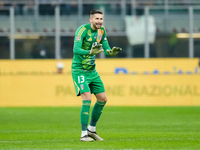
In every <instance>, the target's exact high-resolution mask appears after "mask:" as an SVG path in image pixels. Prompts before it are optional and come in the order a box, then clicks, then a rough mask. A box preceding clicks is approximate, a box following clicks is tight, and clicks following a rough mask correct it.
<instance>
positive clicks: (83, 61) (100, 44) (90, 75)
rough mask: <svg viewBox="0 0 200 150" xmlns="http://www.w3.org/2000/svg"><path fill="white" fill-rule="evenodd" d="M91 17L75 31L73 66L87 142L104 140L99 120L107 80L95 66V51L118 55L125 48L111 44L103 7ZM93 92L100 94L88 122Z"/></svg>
mask: <svg viewBox="0 0 200 150" xmlns="http://www.w3.org/2000/svg"><path fill="white" fill-rule="evenodd" d="M89 21H90V23H89V24H84V25H82V26H80V27H79V28H78V29H77V31H76V33H75V37H74V48H73V52H74V56H73V60H72V67H71V71H72V78H73V82H74V86H75V89H76V94H77V96H81V98H82V107H81V114H80V121H81V129H82V133H81V138H80V141H86V142H87V141H90V142H91V141H93V140H96V141H102V140H103V139H102V138H101V137H100V136H99V135H98V134H97V133H96V124H97V121H98V120H99V118H100V116H101V113H102V110H103V107H104V106H105V104H106V102H107V96H106V93H105V88H104V85H103V82H102V80H101V78H100V76H99V74H98V72H97V71H96V69H95V55H97V54H99V53H101V52H105V54H106V55H108V56H115V55H117V54H118V53H119V51H121V50H122V49H121V48H119V47H113V48H112V49H111V48H110V46H109V44H108V41H107V37H106V31H105V28H104V26H102V25H103V13H102V12H101V11H100V10H97V9H94V10H92V11H90V18H89ZM91 94H94V95H95V96H96V99H97V101H96V103H95V105H94V107H93V109H92V113H91V121H90V124H89V126H88V121H89V114H90V105H91Z"/></svg>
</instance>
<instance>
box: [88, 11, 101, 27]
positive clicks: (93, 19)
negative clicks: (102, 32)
mask: <svg viewBox="0 0 200 150" xmlns="http://www.w3.org/2000/svg"><path fill="white" fill-rule="evenodd" d="M89 20H90V23H91V27H92V29H93V30H97V29H100V28H101V26H102V25H103V14H94V15H91V16H90V19H89Z"/></svg>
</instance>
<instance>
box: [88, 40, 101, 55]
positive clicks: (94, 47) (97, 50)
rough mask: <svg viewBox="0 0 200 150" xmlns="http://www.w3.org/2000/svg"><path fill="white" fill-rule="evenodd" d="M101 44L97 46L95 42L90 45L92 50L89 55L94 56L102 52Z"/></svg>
mask: <svg viewBox="0 0 200 150" xmlns="http://www.w3.org/2000/svg"><path fill="white" fill-rule="evenodd" d="M103 51H104V50H103V48H102V44H97V43H96V42H95V43H94V44H92V48H91V50H90V53H89V54H90V55H96V54H99V53H101V52H103Z"/></svg>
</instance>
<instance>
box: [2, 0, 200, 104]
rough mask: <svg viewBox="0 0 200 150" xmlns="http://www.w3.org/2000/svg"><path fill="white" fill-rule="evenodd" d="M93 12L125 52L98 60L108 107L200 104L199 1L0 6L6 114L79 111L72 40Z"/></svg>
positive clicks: (45, 0) (13, 0) (20, 0)
mask: <svg viewBox="0 0 200 150" xmlns="http://www.w3.org/2000/svg"><path fill="white" fill-rule="evenodd" d="M93 8H97V9H100V10H102V11H103V12H104V14H105V16H104V26H105V28H106V30H107V36H108V40H109V43H110V46H111V47H112V46H119V47H122V49H123V51H122V52H120V53H119V55H117V56H116V58H114V59H111V58H106V56H105V55H104V54H100V55H98V56H97V58H99V59H97V70H98V71H99V73H100V75H101V77H102V79H103V80H104V83H105V86H106V89H107V93H108V96H109V99H111V100H112V99H113V101H111V102H110V103H108V105H128V106H129V105H133V106H134V105H148V106H149V105H156V106H157V105H178V106H179V105H199V104H200V101H199V99H200V84H199V79H200V78H199V74H200V73H199V57H200V42H199V39H200V17H199V16H200V1H199V0H109V1H107V0H0V89H1V90H0V100H1V101H0V106H68V105H75V106H76V105H80V101H71V100H72V99H76V97H75V94H74V87H73V83H72V80H71V75H70V66H71V59H72V57H73V38H74V33H75V30H76V29H77V28H78V27H79V26H80V25H82V24H85V23H88V22H89V21H88V19H89V15H88V14H89V12H90V10H91V9H93ZM104 58H106V59H104ZM127 58H129V59H127ZM131 58H133V59H131ZM59 62H60V63H63V67H64V68H63V73H62V74H59V75H58V73H57V69H58V68H56V65H57V63H59ZM107 64H109V65H107ZM61 66H62V65H61ZM9 93H12V94H9ZM41 97H42V98H41ZM121 99H124V101H121ZM114 100H115V101H114Z"/></svg>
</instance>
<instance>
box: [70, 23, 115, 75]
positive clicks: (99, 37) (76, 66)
mask: <svg viewBox="0 0 200 150" xmlns="http://www.w3.org/2000/svg"><path fill="white" fill-rule="evenodd" d="M95 42H97V43H101V44H102V47H103V49H104V52H105V54H106V55H108V53H107V52H106V50H111V48H110V46H109V44H108V41H107V37H106V31H105V28H104V27H103V26H102V27H101V28H100V29H98V30H93V29H92V28H91V26H90V24H85V25H82V26H80V27H79V28H78V29H77V31H76V33H75V37H74V48H73V52H74V56H73V60H72V70H85V71H87V70H95V55H89V52H90V50H91V47H92V44H93V43H95Z"/></svg>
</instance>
